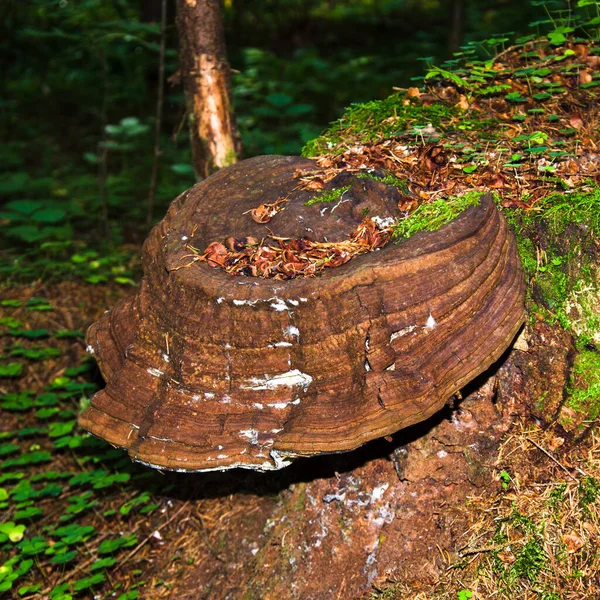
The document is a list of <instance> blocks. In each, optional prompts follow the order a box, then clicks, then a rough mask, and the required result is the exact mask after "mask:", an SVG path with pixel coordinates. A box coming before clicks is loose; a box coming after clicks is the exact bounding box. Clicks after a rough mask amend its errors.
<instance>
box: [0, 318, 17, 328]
mask: <svg viewBox="0 0 600 600" xmlns="http://www.w3.org/2000/svg"><path fill="white" fill-rule="evenodd" d="M22 324H23V321H19V320H18V319H15V318H13V317H1V318H0V325H4V327H9V328H10V329H16V328H17V327H20V326H21V325H22Z"/></svg>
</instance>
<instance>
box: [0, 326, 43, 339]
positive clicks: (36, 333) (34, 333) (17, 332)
mask: <svg viewBox="0 0 600 600" xmlns="http://www.w3.org/2000/svg"><path fill="white" fill-rule="evenodd" d="M6 335H12V336H14V337H24V338H27V339H28V340H37V339H40V338H45V337H48V336H49V335H50V332H49V331H48V330H47V329H11V330H10V331H7V332H6Z"/></svg>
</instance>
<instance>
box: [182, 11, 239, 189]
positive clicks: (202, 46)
mask: <svg viewBox="0 0 600 600" xmlns="http://www.w3.org/2000/svg"><path fill="white" fill-rule="evenodd" d="M177 27H178V29H179V40H180V68H181V77H182V80H183V85H184V90H185V97H186V104H187V112H188V119H189V126H190V142H191V146H192V162H193V166H194V170H195V172H196V176H197V177H199V178H204V177H208V175H210V174H211V173H212V172H214V171H216V170H218V169H220V168H221V167H226V166H228V165H231V164H233V163H234V162H236V160H237V156H238V154H239V153H240V150H241V146H240V141H239V137H238V135H237V129H236V126H235V120H234V117H233V114H232V111H231V92H230V71H229V63H228V62H227V56H226V49H225V36H224V32H223V21H222V17H221V4H220V2H219V0H177Z"/></svg>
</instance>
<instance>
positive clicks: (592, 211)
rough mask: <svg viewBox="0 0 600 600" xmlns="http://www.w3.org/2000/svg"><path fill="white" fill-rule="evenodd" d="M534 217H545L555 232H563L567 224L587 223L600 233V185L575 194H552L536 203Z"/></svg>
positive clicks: (592, 229) (593, 230) (594, 231)
mask: <svg viewBox="0 0 600 600" xmlns="http://www.w3.org/2000/svg"><path fill="white" fill-rule="evenodd" d="M535 210H536V211H537V215H536V214H535V213H534V216H533V218H534V219H535V218H543V219H544V220H545V221H546V222H547V223H548V225H549V226H550V228H551V230H552V232H553V233H555V234H557V235H560V234H562V233H563V232H564V231H565V229H566V228H567V225H569V224H571V223H572V224H576V225H586V226H587V227H589V228H590V229H591V231H592V232H593V233H594V234H595V235H600V187H594V188H593V189H592V190H591V191H586V192H576V193H574V194H561V193H555V194H550V195H549V196H547V197H546V198H544V199H543V200H542V201H541V202H539V203H538V204H536V206H535Z"/></svg>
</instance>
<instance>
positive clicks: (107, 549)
mask: <svg viewBox="0 0 600 600" xmlns="http://www.w3.org/2000/svg"><path fill="white" fill-rule="evenodd" d="M137 541H138V539H137V536H135V535H124V536H123V537H120V538H116V539H114V540H104V541H103V542H102V543H101V544H100V547H99V548H98V554H112V553H113V552H116V551H117V550H119V549H120V548H128V547H129V546H135V544H137Z"/></svg>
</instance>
